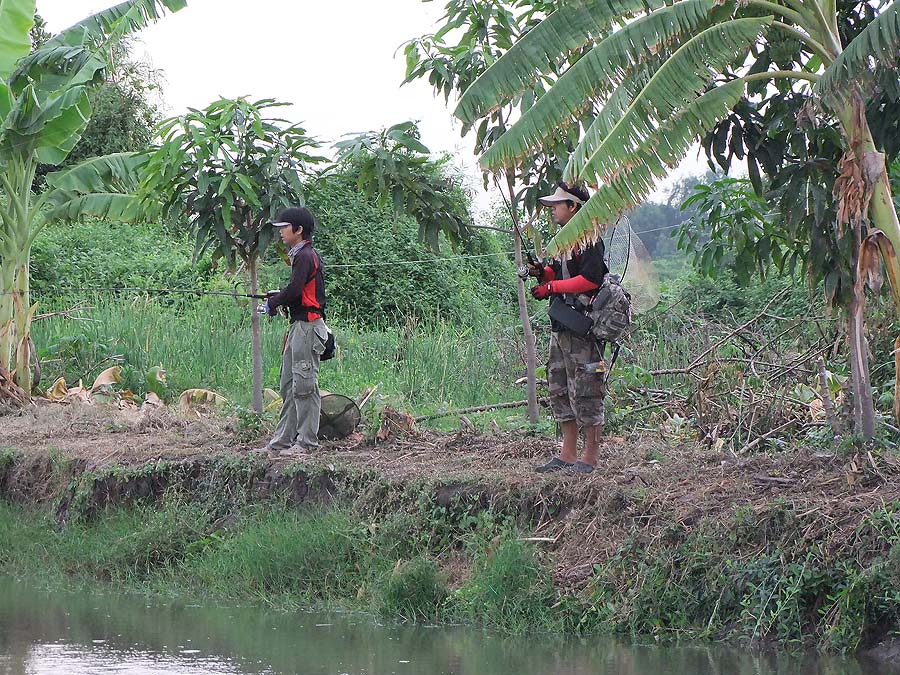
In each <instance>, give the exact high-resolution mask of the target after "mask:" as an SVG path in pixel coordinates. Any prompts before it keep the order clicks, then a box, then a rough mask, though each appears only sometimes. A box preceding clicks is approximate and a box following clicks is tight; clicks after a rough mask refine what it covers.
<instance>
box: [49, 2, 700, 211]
mask: <svg viewBox="0 0 900 675" xmlns="http://www.w3.org/2000/svg"><path fill="white" fill-rule="evenodd" d="M114 4H116V2H115V1H114V0H37V8H38V13H39V14H40V15H41V16H42V17H43V18H44V19H45V20H46V21H47V23H48V25H49V28H50V30H51V31H53V32H56V31H59V30H61V29H63V28H66V27H67V26H69V25H71V24H73V23H75V22H76V21H79V20H80V19H82V18H84V17H85V16H88V15H89V14H91V13H93V12H96V11H99V10H102V9H105V8H107V7H110V6H112V5H114ZM443 7H444V2H443V1H442V0H435V1H433V2H422V0H385V1H382V2H379V1H378V0H325V1H324V2H323V1H321V0H293V1H291V0H255V1H254V2H247V1H246V0H242V1H240V2H239V1H237V0H188V6H187V7H186V8H185V9H183V10H181V11H180V12H177V13H175V14H172V15H169V16H166V17H165V18H164V19H163V20H161V21H160V22H158V23H157V24H155V25H153V26H151V27H149V28H147V29H145V30H144V31H142V32H141V33H140V34H139V37H140V39H141V40H142V43H143V49H144V50H145V51H146V54H147V57H148V58H149V60H150V61H151V62H152V64H153V65H154V66H155V67H157V68H160V69H162V70H163V72H164V74H165V89H164V100H165V102H166V104H167V105H168V107H169V111H168V112H169V113H170V114H180V113H182V112H184V111H185V109H186V108H188V107H192V108H203V107H205V106H206V105H208V104H209V103H211V102H212V101H214V100H215V99H217V98H219V97H220V96H224V97H228V98H232V97H236V96H248V97H252V98H276V99H278V100H280V101H284V102H288V103H291V104H293V107H292V108H290V109H286V110H285V111H284V114H283V116H284V117H286V118H289V119H290V120H291V121H294V122H303V123H305V128H306V130H307V132H309V133H310V134H312V135H313V136H316V137H317V138H319V139H320V140H322V141H325V142H326V143H329V144H330V143H331V142H333V141H335V140H338V139H339V138H340V137H341V136H342V135H343V134H347V133H351V132H359V131H368V130H371V129H378V128H381V127H384V126H388V125H391V124H395V123H397V122H402V121H406V120H419V121H420V129H421V132H422V140H423V142H424V143H425V144H426V145H428V146H429V148H431V149H432V150H433V151H449V152H452V153H453V154H454V155H456V156H457V157H458V158H459V163H460V164H462V165H464V166H465V167H466V168H467V169H468V171H469V172H470V173H472V175H473V184H474V185H478V184H480V181H478V180H475V178H474V176H476V175H477V170H476V164H475V158H474V157H473V154H472V145H473V144H472V141H471V139H462V138H460V129H459V125H458V124H456V123H455V121H454V118H453V116H452V104H453V103H452V101H451V105H450V106H447V105H446V104H445V103H444V99H443V97H435V95H434V93H433V92H432V89H431V87H430V86H429V85H428V84H427V82H424V81H421V80H420V81H416V82H413V83H411V84H408V85H405V86H403V87H400V83H401V82H402V80H403V76H404V74H405V67H404V61H403V55H402V53H401V52H400V51H399V48H400V46H401V45H402V44H403V43H404V42H405V41H406V40H408V39H410V38H413V37H418V36H420V35H423V34H425V33H429V32H433V31H434V30H435V23H436V22H437V21H438V20H439V19H440V17H441V16H442V15H443ZM688 164H689V165H690V166H691V167H694V168H692V169H688V170H689V171H693V172H697V171H699V170H701V169H699V164H698V162H696V161H695V160H693V161H692V160H691V159H690V158H689V159H688ZM678 173H679V175H680V174H681V173H682V172H681V171H680V172H678ZM487 201H488V200H487V199H485V197H484V196H482V197H481V198H480V199H479V200H478V202H479V205H480V206H482V207H483V206H485V205H486V202H487Z"/></svg>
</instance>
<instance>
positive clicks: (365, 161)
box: [334, 122, 472, 251]
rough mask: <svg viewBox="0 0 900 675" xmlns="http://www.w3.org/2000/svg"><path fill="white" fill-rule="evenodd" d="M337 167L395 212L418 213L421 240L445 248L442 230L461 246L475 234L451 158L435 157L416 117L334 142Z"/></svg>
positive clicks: (455, 243) (367, 195)
mask: <svg viewBox="0 0 900 675" xmlns="http://www.w3.org/2000/svg"><path fill="white" fill-rule="evenodd" d="M335 148H336V149H337V161H336V165H335V167H334V168H335V169H336V170H337V171H338V172H339V173H342V174H344V175H347V176H349V177H351V178H355V179H356V185H357V187H358V188H359V189H360V190H361V191H362V192H363V194H365V195H366V197H369V198H371V199H374V200H375V201H377V202H378V203H379V204H380V205H382V206H385V205H388V204H390V205H391V206H392V207H393V209H394V214H395V215H397V216H400V215H402V214H405V215H408V216H410V217H411V218H413V219H414V220H415V221H416V222H417V223H418V225H419V241H421V242H422V243H424V244H425V245H426V246H428V247H429V248H430V249H431V250H433V251H438V250H440V235H441V234H443V235H444V237H446V239H447V241H449V242H450V246H451V247H453V248H456V247H457V246H458V245H459V244H460V243H461V242H462V241H464V240H465V239H466V238H467V237H468V236H469V235H470V234H471V230H470V226H471V225H472V217H471V215H470V214H469V210H468V200H467V199H466V193H465V189H464V187H463V185H462V181H461V180H460V179H459V177H458V176H455V175H453V174H452V173H451V172H449V171H448V170H447V166H446V162H443V161H437V162H436V161H432V159H431V151H430V150H429V149H428V147H427V146H426V145H424V144H423V143H422V141H421V140H420V138H419V129H418V126H417V125H416V124H415V123H414V122H401V123H399V124H394V125H393V126H390V127H387V128H386V129H382V130H379V131H369V132H365V133H362V134H355V135H353V136H352V137H350V138H346V139H344V140H342V141H338V142H337V143H335Z"/></svg>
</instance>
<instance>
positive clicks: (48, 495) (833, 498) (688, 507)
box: [0, 406, 900, 583]
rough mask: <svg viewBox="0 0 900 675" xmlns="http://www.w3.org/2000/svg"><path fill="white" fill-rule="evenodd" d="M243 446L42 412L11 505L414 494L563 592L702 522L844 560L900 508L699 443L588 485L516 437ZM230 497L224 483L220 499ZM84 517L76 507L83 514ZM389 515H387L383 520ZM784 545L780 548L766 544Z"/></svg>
mask: <svg viewBox="0 0 900 675" xmlns="http://www.w3.org/2000/svg"><path fill="white" fill-rule="evenodd" d="M258 445H260V444H259V443H256V444H241V443H239V442H236V441H235V438H234V434H233V433H232V432H231V430H229V428H228V427H227V426H226V425H223V424H222V423H221V422H219V421H216V420H214V419H206V420H202V419H201V420H184V419H180V418H177V417H174V416H159V415H157V416H153V417H150V418H140V417H136V416H135V415H134V414H119V413H113V412H110V411H109V410H106V409H96V408H90V407H77V406H76V407H58V406H53V407H47V408H43V409H38V410H36V411H32V412H30V413H28V414H25V415H22V416H18V417H9V416H7V417H3V418H0V448H3V449H4V452H5V460H4V461H3V469H2V471H0V494H2V495H3V496H4V497H5V498H7V499H9V500H11V501H14V502H21V503H49V502H55V504H56V509H57V514H58V518H59V519H60V520H61V521H63V520H66V519H67V518H69V517H71V516H72V515H73V514H72V513H70V510H71V509H72V508H73V505H74V506H75V507H77V508H78V509H79V510H81V511H83V512H84V513H81V511H80V512H79V515H91V514H92V513H93V512H95V511H96V510H97V509H98V508H102V507H103V506H105V505H107V504H114V503H119V502H128V501H132V500H135V499H141V498H148V497H158V496H160V495H161V494H162V493H163V492H165V491H166V490H167V489H171V488H173V487H180V488H184V489H187V490H197V491H204V490H209V489H218V488H219V487H221V486H222V484H224V483H227V484H229V485H231V486H233V489H236V490H242V491H245V493H246V495H247V496H249V497H251V498H253V499H267V498H273V497H275V496H279V495H282V496H285V497H286V498H287V499H289V500H290V501H291V502H292V503H296V504H299V503H302V502H303V501H305V500H310V499H316V500H322V499H325V500H334V499H337V500H349V501H351V502H360V504H361V505H362V504H363V503H365V504H367V505H368V506H369V507H370V508H377V507H378V504H377V501H378V499H377V497H376V496H374V495H372V494H370V492H371V491H372V490H373V489H375V488H376V487H377V490H378V491H381V492H382V493H383V496H384V497H385V498H387V495H388V494H389V493H390V494H393V493H398V492H402V491H403V490H404V489H406V488H408V487H409V486H411V485H418V486H422V488H423V489H429V490H431V491H432V492H433V496H434V498H435V500H436V501H437V502H438V503H439V504H442V505H445V506H447V505H450V503H451V502H452V501H454V500H456V501H457V502H458V501H459V500H460V499H461V497H462V496H465V497H466V498H467V499H469V500H470V501H474V502H477V503H478V504H480V507H481V508H487V507H488V506H493V507H494V508H497V509H502V510H504V511H508V512H509V513H511V514H514V515H515V516H516V518H517V520H518V521H519V522H520V524H521V525H523V526H525V527H527V528H528V529H529V530H530V531H531V532H532V533H533V534H534V536H538V537H544V538H546V539H548V540H550V541H547V542H544V543H545V544H546V545H547V547H548V548H549V549H551V550H553V551H554V552H555V554H556V557H557V558H558V570H557V578H558V580H559V581H561V582H567V581H568V582H575V583H577V582H578V581H581V580H584V579H585V578H586V577H587V576H589V575H590V573H591V570H592V568H593V565H594V564H597V563H602V562H603V561H604V560H605V559H606V558H608V557H609V555H610V554H611V553H612V552H614V551H615V550H616V549H618V548H619V547H620V546H621V545H622V544H623V542H624V541H625V539H626V537H629V536H631V537H633V536H634V535H636V534H637V535H639V536H640V537H641V538H642V539H644V538H645V539H646V540H647V541H648V542H652V541H653V540H655V539H658V538H660V537H662V536H664V535H665V536H667V537H672V536H673V535H677V536H679V537H683V536H685V535H686V534H688V533H689V532H690V531H691V530H692V529H693V528H695V527H697V526H698V525H699V524H700V523H701V522H704V523H705V524H707V525H708V524H709V523H710V522H711V521H713V522H722V523H728V522H731V521H732V520H733V517H734V514H735V512H736V510H737V511H739V512H740V513H741V514H742V517H743V519H744V521H747V523H748V524H751V523H753V522H755V523H756V524H757V525H758V526H759V527H760V528H762V530H761V531H760V532H759V534H760V535H762V539H761V540H760V542H759V543H760V544H764V543H765V528H766V527H770V528H771V524H770V523H769V524H767V515H768V514H770V512H772V511H773V510H774V511H777V512H779V513H782V512H785V511H790V513H791V521H792V527H793V528H795V529H796V532H797V533H798V534H799V536H801V537H803V538H805V539H808V540H810V541H812V540H815V541H817V542H818V543H820V544H821V545H823V546H824V547H825V550H826V551H833V550H836V549H839V548H840V547H841V546H843V545H846V544H847V543H848V540H849V539H850V538H852V536H853V533H854V532H855V531H857V530H858V529H859V526H860V525H861V524H862V523H863V521H864V520H865V518H866V516H867V515H869V514H871V513H872V512H874V511H875V510H877V509H878V508H879V507H881V506H883V505H884V504H886V503H891V502H894V501H897V500H900V481H898V480H897V479H898V477H900V462H898V460H897V459H895V458H894V457H891V456H887V455H885V456H880V457H877V458H876V457H872V456H870V455H866V456H863V457H859V456H856V457H843V456H836V455H834V454H830V453H817V454H803V453H800V454H795V453H791V454H775V455H766V454H759V455H751V456H747V457H736V456H733V455H727V454H723V453H719V452H714V451H711V450H709V449H706V448H702V447H698V446H697V445H696V444H693V443H671V442H666V441H665V440H663V439H661V438H652V437H636V438H620V437H615V438H612V439H610V440H608V441H606V442H605V443H604V445H603V448H602V450H601V460H600V465H599V467H598V470H597V471H596V472H595V473H594V474H592V475H589V476H569V475H565V474H555V475H543V476H542V475H539V474H535V473H534V472H533V471H532V467H533V466H534V465H536V464H538V463H540V462H541V461H542V460H543V459H544V458H546V457H547V456H549V455H550V454H551V453H553V452H554V449H555V447H556V442H555V441H554V440H553V439H549V438H543V437H533V436H524V435H515V434H508V433H506V434H471V433H459V434H452V435H445V434H435V433H429V432H416V433H400V432H397V433H393V434H391V435H390V436H389V437H388V439H387V440H386V441H383V442H377V441H375V440H373V439H370V438H368V439H367V438H364V437H356V438H354V439H351V440H348V441H344V442H339V443H327V444H325V445H323V447H322V448H321V449H320V450H318V451H317V452H315V453H309V454H298V455H296V456H292V457H270V456H268V455H266V454H264V453H258V452H255V451H254V448H255V447H256V446H258ZM223 482H224V483H223ZM73 503H74V504H73ZM382 506H383V505H382ZM771 534H773V535H776V534H778V533H775V532H773V533H771Z"/></svg>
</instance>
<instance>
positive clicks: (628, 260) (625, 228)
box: [603, 216, 659, 314]
mask: <svg viewBox="0 0 900 675" xmlns="http://www.w3.org/2000/svg"><path fill="white" fill-rule="evenodd" d="M603 243H604V245H605V246H606V266H607V267H608V268H609V271H610V272H611V273H613V274H617V275H619V277H620V278H621V279H622V285H623V286H624V287H625V289H626V290H627V291H628V292H629V293H630V294H631V307H632V311H633V312H634V313H635V314H640V313H642V312H646V311H649V310H651V309H653V308H654V307H656V305H657V303H658V302H659V279H658V277H657V275H656V270H655V268H654V267H653V259H652V258H651V257H650V253H649V252H648V251H647V248H646V247H645V246H644V242H642V241H641V238H640V237H639V236H638V235H637V233H635V231H634V230H633V229H632V228H631V222H630V221H629V220H628V217H627V216H622V217H621V218H619V220H617V221H616V223H615V224H614V225H613V226H612V227H610V228H608V229H607V231H606V232H605V233H604V235H603Z"/></svg>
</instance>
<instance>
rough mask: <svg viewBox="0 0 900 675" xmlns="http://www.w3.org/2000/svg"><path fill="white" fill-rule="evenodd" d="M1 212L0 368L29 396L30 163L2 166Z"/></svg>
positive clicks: (32, 227) (31, 225)
mask: <svg viewBox="0 0 900 675" xmlns="http://www.w3.org/2000/svg"><path fill="white" fill-rule="evenodd" d="M3 170H4V176H3V186H4V192H5V195H4V197H5V199H4V200H3V202H4V203H2V204H0V208H3V209H4V210H5V213H4V215H3V219H2V220H0V260H2V264H0V367H3V368H5V369H7V370H8V371H10V372H14V374H15V375H14V378H13V381H14V382H15V383H16V384H17V385H18V386H19V387H21V388H22V389H23V390H25V392H26V393H27V394H29V395H30V394H31V386H32V373H31V362H30V356H31V348H30V339H29V338H30V332H31V317H32V315H33V313H34V308H32V306H31V288H30V284H29V275H28V272H29V270H28V268H29V262H30V251H31V244H32V237H33V235H34V218H35V211H33V210H32V208H31V181H32V179H33V178H34V166H33V164H32V163H30V162H16V161H13V160H10V162H9V163H8V165H7V166H6V167H4V169H3Z"/></svg>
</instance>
